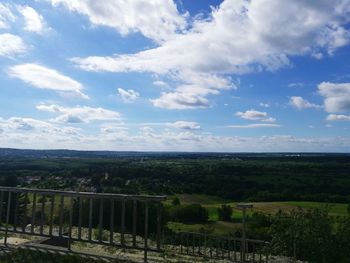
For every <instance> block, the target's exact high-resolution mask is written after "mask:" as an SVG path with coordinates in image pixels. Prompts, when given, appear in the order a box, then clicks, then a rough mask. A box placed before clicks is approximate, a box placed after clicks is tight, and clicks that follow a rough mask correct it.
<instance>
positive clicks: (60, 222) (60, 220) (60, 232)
mask: <svg viewBox="0 0 350 263" xmlns="http://www.w3.org/2000/svg"><path fill="white" fill-rule="evenodd" d="M63 210H64V196H63V195H61V204H60V218H59V225H58V235H59V236H60V237H61V236H62V228H63Z"/></svg>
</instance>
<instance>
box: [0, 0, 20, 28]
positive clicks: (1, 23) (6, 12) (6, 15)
mask: <svg viewBox="0 0 350 263" xmlns="http://www.w3.org/2000/svg"><path fill="white" fill-rule="evenodd" d="M15 19H16V17H15V15H14V14H13V13H12V11H11V8H10V7H9V6H8V5H7V4H3V3H0V29H8V28H10V23H11V22H13V21H14V20H15Z"/></svg>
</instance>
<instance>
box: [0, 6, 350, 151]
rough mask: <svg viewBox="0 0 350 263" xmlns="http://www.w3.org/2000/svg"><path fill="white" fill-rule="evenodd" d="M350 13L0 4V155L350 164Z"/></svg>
mask: <svg viewBox="0 0 350 263" xmlns="http://www.w3.org/2000/svg"><path fill="white" fill-rule="evenodd" d="M349 17H350V1H349V0H336V1H326V0H321V1H301V0H300V1H279V0H256V1H248V0H224V1H211V0H205V1H190V0H182V1H180V0H177V1H176V0H154V1H146V0H134V1H128V0H104V1H84V0H38V1H6V0H5V1H2V2H1V3H0V91H1V96H0V105H1V107H0V147H15V148H36V149H58V148H60V149H62V148H66V149H83V150H84V149H85V150H139V151H227V152H242V151H263V152H264V151H268V152H270V151H305V152H310V151H311V152H313V151H322V152H349V151H350V137H349V128H350V125H349V124H350V64H349V61H350V46H349V43H350V19H349Z"/></svg>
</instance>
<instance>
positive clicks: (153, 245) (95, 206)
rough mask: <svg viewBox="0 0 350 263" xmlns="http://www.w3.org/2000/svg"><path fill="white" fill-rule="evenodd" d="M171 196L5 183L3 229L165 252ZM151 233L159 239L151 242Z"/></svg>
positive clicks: (0, 208)
mask: <svg viewBox="0 0 350 263" xmlns="http://www.w3.org/2000/svg"><path fill="white" fill-rule="evenodd" d="M165 199H166V197H165V196H146V195H121V194H107V193H87V192H73V191H55V190H44V189H26V188H11V187H0V231H2V232H5V237H4V243H5V245H6V244H7V239H8V234H9V233H18V234H25V235H30V236H39V237H46V238H52V239H60V240H61V241H62V240H63V241H65V242H67V247H68V249H69V250H70V249H71V243H72V242H73V241H79V242H87V243H92V244H101V245H107V246H114V247H120V248H125V249H137V250H143V251H144V261H145V262H147V253H148V252H149V251H153V252H161V251H162V250H161V214H162V203H161V202H162V201H164V200H165ZM150 235H152V237H154V238H153V240H152V242H150V240H149V239H150Z"/></svg>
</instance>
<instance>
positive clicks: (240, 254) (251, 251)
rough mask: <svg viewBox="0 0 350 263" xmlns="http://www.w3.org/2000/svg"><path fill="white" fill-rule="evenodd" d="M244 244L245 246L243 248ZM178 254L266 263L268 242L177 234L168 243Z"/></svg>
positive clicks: (197, 234)
mask: <svg viewBox="0 0 350 263" xmlns="http://www.w3.org/2000/svg"><path fill="white" fill-rule="evenodd" d="M243 242H245V246H243ZM169 243H172V244H173V245H174V246H172V248H173V249H176V250H178V251H176V252H178V253H181V254H185V255H189V256H198V257H204V258H210V259H218V260H219V259H225V260H228V261H231V262H250V263H268V262H269V253H268V248H269V242H266V241H262V240H255V239H245V241H244V240H243V239H242V238H234V237H223V236H216V235H211V234H205V233H196V232H179V233H178V235H177V236H176V237H175V238H174V239H173V240H172V241H170V240H169V239H168V244H169ZM243 249H245V251H243Z"/></svg>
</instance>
